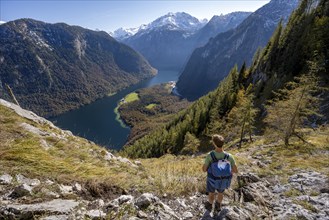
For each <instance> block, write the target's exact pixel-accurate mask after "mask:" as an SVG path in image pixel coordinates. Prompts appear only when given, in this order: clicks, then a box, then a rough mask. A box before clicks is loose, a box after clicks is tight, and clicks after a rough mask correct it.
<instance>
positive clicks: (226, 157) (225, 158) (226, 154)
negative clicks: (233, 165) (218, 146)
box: [224, 152, 230, 160]
mask: <svg viewBox="0 0 329 220" xmlns="http://www.w3.org/2000/svg"><path fill="white" fill-rule="evenodd" d="M224 154H225V156H224V160H228V158H229V157H230V155H229V154H228V153H226V152H225V153H224Z"/></svg>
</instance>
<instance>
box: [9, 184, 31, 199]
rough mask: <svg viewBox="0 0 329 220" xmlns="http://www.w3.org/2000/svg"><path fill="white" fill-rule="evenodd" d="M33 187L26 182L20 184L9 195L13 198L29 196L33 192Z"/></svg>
mask: <svg viewBox="0 0 329 220" xmlns="http://www.w3.org/2000/svg"><path fill="white" fill-rule="evenodd" d="M32 190H33V188H32V187H31V186H29V185H27V184H25V183H23V184H22V185H19V186H18V187H16V188H15V189H14V190H13V192H12V193H10V195H9V197H11V198H14V199H16V198H20V197H23V196H29V195H31V193H32Z"/></svg>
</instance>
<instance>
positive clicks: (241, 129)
mask: <svg viewBox="0 0 329 220" xmlns="http://www.w3.org/2000/svg"><path fill="white" fill-rule="evenodd" d="M312 5H313V1H310V0H303V1H302V3H301V5H300V7H299V8H298V10H296V11H295V12H294V13H293V14H292V16H291V17H290V19H289V22H288V24H287V27H286V28H283V27H282V24H279V26H278V27H277V30H276V31H275V33H274V35H273V36H272V38H271V40H270V41H269V42H268V44H267V46H266V47H265V48H264V49H263V50H262V51H260V52H258V53H256V55H255V57H254V60H253V62H252V65H251V67H250V68H246V66H245V65H243V66H242V68H241V69H240V70H238V69H237V67H236V66H235V67H234V68H233V69H232V70H231V71H230V73H229V75H228V76H227V77H226V78H225V79H224V80H223V81H222V82H221V83H220V85H219V87H218V88H217V89H216V90H214V91H212V92H210V93H209V94H207V95H206V96H204V97H202V98H200V99H199V100H197V101H196V102H195V103H194V104H192V106H191V107H190V108H188V109H186V110H185V111H182V112H181V113H180V114H179V115H177V116H176V117H175V119H174V120H173V121H172V122H171V123H169V124H167V125H166V126H165V127H163V128H162V129H159V130H156V131H154V132H152V133H150V134H149V135H147V136H145V137H144V138H142V139H140V140H138V141H136V142H135V143H134V144H133V145H132V146H127V147H126V148H125V149H124V153H125V154H126V155H128V156H131V157H159V156H161V155H163V154H166V153H175V154H178V153H184V152H190V153H194V152H197V151H199V150H202V147H207V146H209V144H210V142H209V140H210V138H209V137H210V136H211V135H212V134H214V133H221V134H224V136H225V137H226V139H227V140H228V141H229V140H231V141H232V140H236V141H237V142H238V141H239V140H243V138H244V136H248V138H249V139H250V141H252V136H253V135H255V134H256V133H257V134H265V135H267V134H269V135H268V137H269V138H276V139H277V140H284V142H285V143H286V144H289V140H290V139H291V138H297V139H300V140H303V141H305V139H304V138H303V135H306V133H305V131H306V130H307V129H306V128H307V127H310V126H312V127H313V128H316V127H317V126H318V124H320V123H321V120H319V118H321V117H322V120H324V119H325V116H326V114H325V113H327V112H328V109H327V108H328V107H326V105H325V104H323V103H328V100H325V99H321V97H328V95H327V93H326V90H325V89H326V88H328V78H329V77H328V69H329V68H328V67H329V62H328V59H329V54H328V47H329V2H328V1H326V0H321V1H320V2H319V4H318V6H317V7H316V8H314V7H312ZM321 113H322V114H321ZM323 113H324V114H323ZM255 127H257V129H255ZM302 128H305V129H302ZM201 146H202V147H201Z"/></svg>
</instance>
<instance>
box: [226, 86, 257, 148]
mask: <svg viewBox="0 0 329 220" xmlns="http://www.w3.org/2000/svg"><path fill="white" fill-rule="evenodd" d="M253 101H254V95H253V93H252V84H250V85H249V86H248V88H247V90H246V91H244V90H243V89H242V90H240V91H239V93H238V98H237V103H236V106H235V107H234V108H233V109H232V110H231V112H230V113H229V115H228V122H229V127H231V129H230V130H231V132H234V133H236V135H233V136H238V135H239V137H240V142H239V147H241V146H242V140H243V138H244V136H245V134H248V135H249V140H250V141H251V142H252V137H251V136H252V133H253V130H254V124H255V121H256V115H257V113H258V110H257V108H255V107H254V103H253Z"/></svg>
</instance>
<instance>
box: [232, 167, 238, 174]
mask: <svg viewBox="0 0 329 220" xmlns="http://www.w3.org/2000/svg"><path fill="white" fill-rule="evenodd" d="M232 173H238V167H237V166H236V165H234V166H233V167H232Z"/></svg>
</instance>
